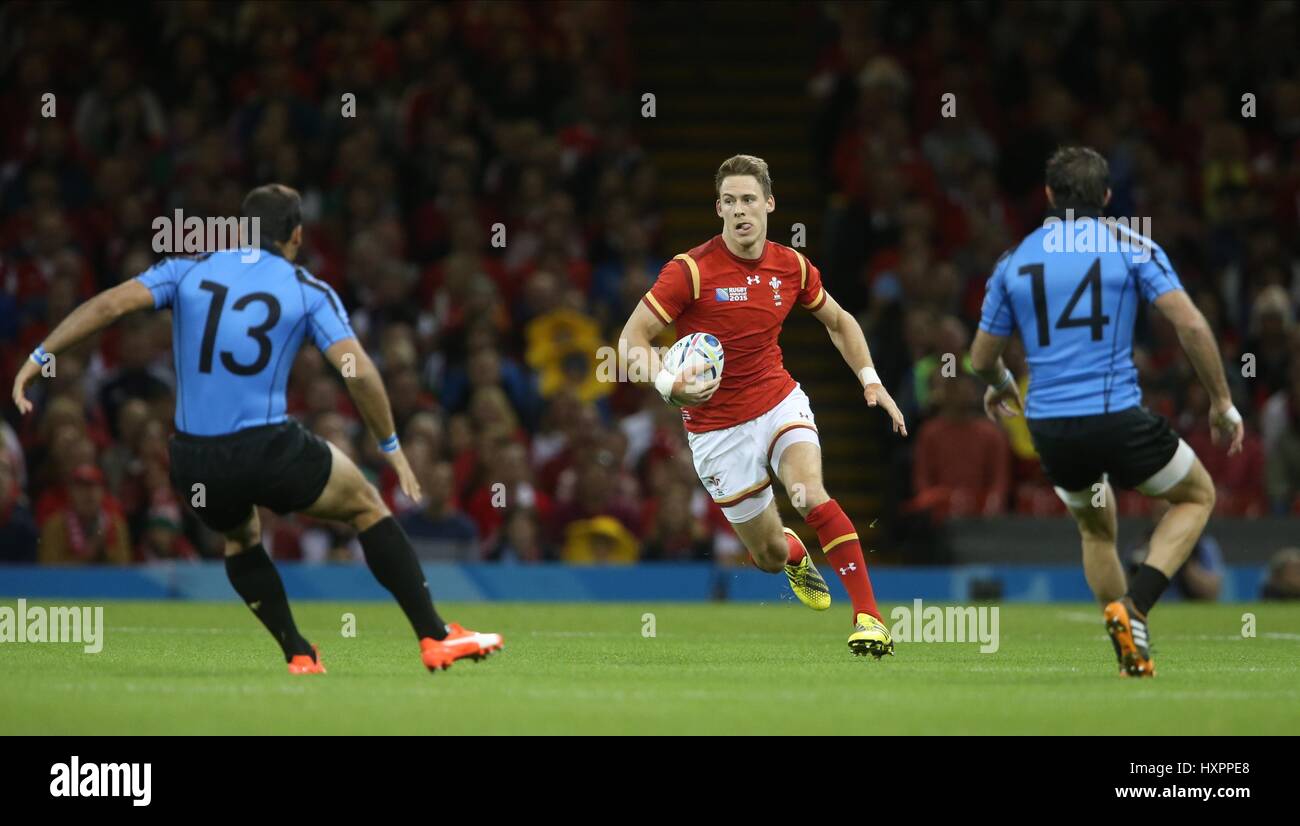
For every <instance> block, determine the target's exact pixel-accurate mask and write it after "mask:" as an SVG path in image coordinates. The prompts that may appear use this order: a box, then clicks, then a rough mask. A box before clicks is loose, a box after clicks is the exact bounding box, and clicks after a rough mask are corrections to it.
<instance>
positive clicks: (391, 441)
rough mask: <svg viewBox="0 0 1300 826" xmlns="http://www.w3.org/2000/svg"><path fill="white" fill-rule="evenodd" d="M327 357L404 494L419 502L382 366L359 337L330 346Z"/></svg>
mask: <svg viewBox="0 0 1300 826" xmlns="http://www.w3.org/2000/svg"><path fill="white" fill-rule="evenodd" d="M325 359H326V361H328V362H329V363H330V364H332V365H334V369H335V370H338V371H339V374H340V375H342V376H343V378H344V380H345V383H346V384H347V388H348V395H350V396H351V397H352V401H353V402H355V403H356V405H357V410H358V411H360V413H361V418H362V420H363V421H364V422H365V423H366V427H367V428H368V429H369V430H370V435H371V436H373V437H374V438H375V441H376V442H378V443H379V449H380V450H381V451H383V454H384V457H385V458H386V459H387V460H388V463H389V464H390V465H392V467H393V470H394V471H396V472H397V481H398V483H399V484H400V485H401V486H402V493H405V494H406V495H407V496H408V497H410V499H411V501H412V502H419V501H420V498H421V496H422V494H421V491H420V482H419V480H418V479H416V478H415V472H414V471H412V470H411V463H410V462H408V461H407V460H406V454H405V453H403V452H402V445H401V443H400V442H398V440H397V430H396V425H395V424H394V423H393V409H392V407H390V406H389V404H388V391H387V390H385V389H384V380H383V379H382V378H380V376H379V368H378V367H375V363H374V362H373V361H371V360H370V356H369V354H367V353H366V350H365V348H364V347H362V346H361V342H359V341H357V340H356V339H355V338H345V339H343V340H341V341H336V342H335V343H334V344H332V345H330V346H329V347H328V348H327V349H326V350H325Z"/></svg>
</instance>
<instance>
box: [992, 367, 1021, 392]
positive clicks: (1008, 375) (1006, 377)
mask: <svg viewBox="0 0 1300 826" xmlns="http://www.w3.org/2000/svg"><path fill="white" fill-rule="evenodd" d="M1015 380H1016V374H1015V373H1012V372H1011V370H1010V369H1008V368H1005V367H1004V368H1003V369H1002V380H1001V381H999V382H998V383H997V384H995V385H993V392H995V393H1000V392H1002V390H1003V388H1005V387H1006V386H1007V385H1008V384H1010V383H1011V382H1013V381H1015Z"/></svg>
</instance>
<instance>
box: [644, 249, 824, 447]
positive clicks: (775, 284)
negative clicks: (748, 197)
mask: <svg viewBox="0 0 1300 826" xmlns="http://www.w3.org/2000/svg"><path fill="white" fill-rule="evenodd" d="M641 300H642V301H643V302H645V305H646V306H647V307H649V308H650V310H651V312H653V313H654V314H655V315H656V316H657V317H658V318H659V320H660V321H662V322H664V323H665V324H672V323H673V322H676V324H677V330H676V334H677V337H678V338H681V337H683V336H687V335H690V334H691V333H712V334H713V335H715V336H717V337H718V340H719V341H720V342H722V349H723V353H724V355H725V358H726V365H725V367H724V368H723V371H722V384H721V385H720V386H719V387H718V390H717V392H716V393H714V394H713V397H712V398H711V399H709V401H708V403H707V404H704V405H701V406H700V407H688V408H683V409H682V421H683V422H684V423H685V425H686V429H687V430H689V431H690V432H692V433H704V432H706V431H709V430H720V429H722V428H724V427H731V426H733V425H737V424H740V423H741V422H746V421H749V420H750V419H755V418H757V417H759V416H761V415H763V414H764V413H766V412H767V411H769V410H771V409H772V408H773V407H775V406H776V405H777V403H778V402H780V401H781V400H782V399H784V398H785V397H786V396H787V395H789V393H790V391H791V390H793V389H794V386H795V381H794V379H793V378H791V377H790V374H789V373H788V372H786V369H785V366H784V365H783V364H782V360H781V348H780V346H779V345H778V344H777V336H778V335H779V334H780V332H781V324H782V322H784V321H785V317H786V315H787V314H789V312H790V309H791V308H792V307H794V305H795V304H798V305H799V306H801V307H803V308H804V309H807V310H810V311H816V310H820V309H821V307H822V305H823V304H825V303H826V292H825V290H823V289H822V277H821V273H820V272H819V271H818V269H817V268H816V267H814V266H813V265H812V263H811V262H809V261H808V259H807V258H805V257H804V256H803V254H802V253H799V252H796V251H795V250H793V249H791V248H790V247H787V246H784V245H782V244H778V243H776V242H774V241H767V242H765V244H764V247H763V254H762V256H761V257H759V258H756V259H754V260H749V259H745V258H739V257H737V256H735V255H733V254H732V252H731V250H729V249H727V245H726V244H725V243H724V242H723V240H722V236H721V235H716V236H714V237H713V239H712V240H710V241H708V242H707V243H704V244H701V245H700V246H698V247H696V248H695V249H693V250H691V251H690V252H689V253H685V254H683V255H679V256H677V257H676V258H674V259H673V260H671V261H669V262H668V263H667V264H665V265H664V268H663V269H662V270H660V271H659V279H658V280H657V281H655V284H654V286H653V287H651V288H650V292H648V293H646V294H645V297H644V298H642V299H641Z"/></svg>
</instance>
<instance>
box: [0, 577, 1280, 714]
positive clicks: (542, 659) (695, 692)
mask: <svg viewBox="0 0 1300 826" xmlns="http://www.w3.org/2000/svg"><path fill="white" fill-rule="evenodd" d="M14 602H15V601H14V600H6V601H3V602H0V604H4V605H10V606H12V605H14ZM104 605H105V611H104V622H105V625H106V626H107V630H106V633H105V639H104V649H103V651H102V652H101V653H99V654H95V655H90V654H85V653H82V650H81V646H79V645H73V644H67V643H64V644H57V645H55V644H31V643H27V644H22V643H0V674H2V675H3V679H0V734H6V735H7V734H85V733H97V734H102V733H114V734H181V733H187V734H188V733H202V734H333V733H385V734H476V733H488V734H513V733H548V734H563V733H599V734H621V733H629V734H740V733H744V734H749V733H752V734H762V733H779V734H859V735H860V734H943V733H971V734H976V733H980V734H1012V733H1029V734H1058V733H1060V734H1139V733H1160V734H1297V733H1300V606H1298V605H1278V604H1242V605H1212V606H1192V605H1179V604H1168V605H1161V606H1160V607H1158V608H1157V609H1156V611H1155V612H1153V614H1152V617H1151V628H1152V634H1153V639H1154V643H1155V651H1156V663H1157V667H1158V670H1159V676H1158V677H1157V678H1156V679H1154V680H1131V679H1120V678H1119V677H1118V676H1117V675H1116V666H1115V663H1114V657H1113V655H1112V653H1111V648H1110V645H1109V643H1108V642H1107V640H1106V637H1105V633H1104V631H1103V627H1102V622H1101V617H1100V611H1099V610H1098V609H1097V608H1096V607H1095V606H1091V605H1081V604H1071V605H1065V604H1054V605H1024V604H1014V603H1013V604H1006V605H1003V606H1002V607H1001V616H1000V620H1001V623H1000V625H1001V645H1000V649H999V651H998V652H997V653H994V654H981V653H979V650H978V645H973V644H962V643H908V644H903V643H900V644H899V646H898V653H897V656H895V657H892V658H886V659H884V660H882V661H880V662H876V661H874V660H870V659H865V658H864V659H859V658H854V657H852V656H851V655H850V654H849V652H848V648H847V646H846V645H845V639H846V637H847V634H848V628H847V626H846V624H845V621H846V620H847V617H846V616H845V612H844V611H843V610H837V609H839V608H840V607H839V606H836V607H835V608H832V610H831V611H830V612H828V613H825V614H817V613H814V612H812V611H808V610H807V609H804V608H802V607H799V606H795V605H790V604H768V605H756V604H746V605H739V604H678V603H655V604H631V603H619V604H537V603H480V604H472V605H470V604H466V605H448V606H444V608H443V613H444V615H445V616H447V617H448V618H449V619H455V620H458V621H460V622H463V623H464V624H465V625H467V626H469V627H472V628H478V629H480V630H494V631H500V632H501V633H503V634H504V635H505V637H506V649H505V651H504V652H503V653H501V654H499V655H496V656H494V657H492V658H490V659H488V660H487V661H485V662H481V663H474V662H462V663H459V664H457V665H456V666H454V667H453V668H452V669H451V670H449V671H446V672H440V673H438V674H436V675H430V674H429V673H428V672H426V671H425V670H424V668H423V667H422V666H421V664H420V662H419V658H418V654H417V647H416V644H415V640H414V638H413V636H412V635H411V633H410V631H409V629H408V627H407V625H406V623H405V620H404V619H403V617H402V615H401V614H400V612H399V611H398V609H397V608H396V607H395V606H394V605H392V604H389V603H383V602H376V603H368V602H363V603H346V604H345V603H319V602H316V603H313V602H299V603H297V604H296V605H295V606H294V607H295V612H296V615H297V618H298V623H299V625H300V627H301V628H302V630H303V633H304V634H305V635H306V636H307V637H308V638H309V639H311V640H312V641H313V642H315V643H317V644H318V645H319V646H320V647H321V651H322V655H323V659H324V661H325V665H326V667H327V668H328V669H329V673H328V674H327V675H324V676H320V677H290V676H289V675H288V674H287V673H286V671H285V668H284V664H283V661H282V659H281V657H280V656H279V652H278V649H276V648H275V646H274V644H273V643H272V641H271V639H270V637H269V636H268V635H267V634H266V633H265V632H264V631H263V630H262V628H261V626H260V625H259V624H258V623H257V622H256V621H255V620H254V618H253V617H252V616H251V615H250V614H249V612H248V610H247V609H246V608H245V607H244V606H242V605H239V604H237V603H164V602H109V603H104ZM883 607H884V609H885V612H886V617H888V616H889V608H891V607H892V606H883ZM1247 612H1250V613H1253V614H1254V615H1255V617H1256V629H1255V630H1256V636H1254V637H1253V638H1243V637H1242V625H1243V621H1242V615H1243V614H1244V613H1247ZM345 613H352V614H354V615H355V618H356V636H355V637H346V636H343V633H342V631H343V622H342V617H343V615H344V614H345ZM646 613H652V614H654V615H655V616H654V623H655V632H656V636H654V637H645V636H643V635H642V629H643V620H642V617H643V615H644V614H646ZM890 624H891V626H892V624H893V623H892V622H891V623H890Z"/></svg>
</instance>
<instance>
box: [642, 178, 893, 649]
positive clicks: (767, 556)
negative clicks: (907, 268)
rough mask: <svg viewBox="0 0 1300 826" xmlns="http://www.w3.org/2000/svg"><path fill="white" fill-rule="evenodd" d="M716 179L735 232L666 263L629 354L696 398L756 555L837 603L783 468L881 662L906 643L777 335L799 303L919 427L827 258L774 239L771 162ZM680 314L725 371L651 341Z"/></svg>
mask: <svg viewBox="0 0 1300 826" xmlns="http://www.w3.org/2000/svg"><path fill="white" fill-rule="evenodd" d="M714 190H715V194H716V196H717V200H716V202H715V204H714V208H715V210H716V212H717V215H718V217H719V218H721V219H722V234H721V235H717V236H715V237H713V238H712V239H711V240H709V241H707V242H705V243H704V244H701V245H700V246H698V247H696V248H694V249H692V250H691V251H690V252H687V253H683V254H682V255H678V256H677V257H676V258H674V259H673V260H671V261H669V262H668V263H667V264H666V265H664V268H663V269H662V270H661V271H660V273H659V278H658V280H657V281H656V282H655V284H654V286H653V287H652V288H651V289H650V292H648V293H646V295H645V297H644V298H643V299H642V300H641V301H640V302H639V303H638V304H637V307H636V310H635V311H633V313H632V315H631V317H630V318H629V319H628V321H627V324H626V326H625V327H624V328H623V334H622V337H623V339H624V340H625V342H626V343H625V344H624V347H625V348H626V350H625V352H627V353H628V354H629V357H630V358H633V359H639V360H641V363H642V364H644V365H648V367H649V371H648V373H646V375H647V377H651V378H653V379H654V382H655V387H656V389H657V390H658V391H659V394H660V395H661V396H663V397H664V400H665V401H666V402H668V403H669V404H674V405H677V406H679V407H681V408H682V421H683V423H684V424H685V426H686V431H687V433H686V436H687V442H688V443H689V444H690V448H691V456H692V458H693V460H694V462H695V470H696V473H697V474H698V475H699V477H700V481H701V482H703V483H704V487H705V488H706V489H707V490H708V491H709V494H710V495H711V496H712V497H713V499H714V501H715V502H717V503H718V504H719V505H720V506H721V507H722V511H723V513H724V514H726V516H727V519H728V520H730V522H731V523H732V525H733V527H734V528H735V530H736V533H737V534H738V535H739V536H740V539H741V541H742V542H744V544H745V547H746V548H747V549H748V550H749V553H750V556H751V557H753V560H754V563H755V564H756V565H757V566H758V567H759V568H761V569H762V570H764V571H768V572H770V573H777V572H779V571H782V570H784V571H785V574H786V576H787V577H788V579H789V581H790V587H791V589H792V590H793V591H794V593H795V596H797V597H798V598H799V600H800V601H801V602H803V603H804V604H805V605H807V606H809V607H810V608H814V609H816V610H825V609H827V608H829V607H830V603H831V599H830V592H829V591H828V590H827V587H826V582H825V580H823V579H822V577H821V574H820V573H818V571H817V568H816V567H815V566H814V565H813V564H812V560H811V558H810V557H809V556H808V552H807V549H806V548H805V547H804V545H803V543H802V542H801V541H800V540H799V538H798V536H796V535H795V533H794V532H793V531H791V530H790V529H789V528H786V527H785V526H783V525H782V524H781V517H780V514H779V513H778V511H777V507H776V501H775V499H774V497H773V495H772V481H771V475H770V473H769V468H771V471H772V472H774V473H775V474H776V476H777V477H778V478H779V479H780V480H781V483H782V485H784V486H785V489H786V490H787V491H789V492H790V493H791V501H792V504H794V506H795V508H796V509H797V510H798V511H799V513H800V515H802V516H803V518H804V521H805V522H807V523H808V525H809V526H810V527H811V528H812V529H813V530H814V531H815V532H816V534H817V539H818V541H819V542H821V546H822V551H823V552H824V553H825V554H826V559H827V561H828V562H829V563H830V564H831V566H832V567H833V568H834V569H835V571H836V573H837V574H838V575H839V577H840V581H841V582H842V583H843V584H844V588H845V590H846V591H847V592H848V594H849V597H850V599H851V601H852V604H853V633H852V635H851V636H850V637H849V648H850V650H851V651H852V652H853V653H854V654H855V655H859V656H860V655H866V654H870V655H872V656H874V657H876V658H877V659H879V658H880V657H883V656H884V655H885V654H892V653H893V650H894V641H893V639H892V638H891V637H890V634H889V629H888V628H886V627H885V624H884V622H883V621H882V618H881V616H880V609H879V608H878V607H877V606H876V600H875V596H874V595H873V594H872V590H871V580H870V578H869V577H868V576H867V566H866V563H865V561H864V560H863V557H862V545H861V543H860V542H859V541H858V534H857V532H856V530H855V529H854V527H853V523H852V522H851V521H850V520H849V518H848V516H846V515H845V513H844V511H843V510H842V509H841V508H840V506H839V504H838V503H837V502H836V501H835V500H834V499H832V498H831V497H830V495H829V494H828V493H827V492H826V488H825V486H824V485H823V484H822V462H821V445H820V443H819V442H818V440H817V427H816V424H815V422H814V420H813V414H812V410H811V408H810V406H809V402H808V397H807V395H805V394H804V392H803V390H801V389H800V387H799V384H798V383H797V382H795V380H794V379H793V378H791V377H790V374H789V373H788V372H787V371H786V369H785V367H784V366H783V365H782V361H781V348H780V346H779V345H778V344H777V336H778V335H779V334H780V332H781V324H782V323H783V322H784V321H785V317H786V315H787V314H789V312H790V311H791V310H792V309H793V308H794V307H795V305H798V306H800V307H802V308H803V309H805V310H808V311H809V312H811V313H812V314H813V316H814V317H816V318H817V320H818V321H820V322H821V323H822V324H824V325H826V331H827V332H828V333H829V334H830V338H831V342H832V343H833V344H834V345H835V347H836V349H838V350H839V351H840V354H841V355H842V356H843V357H844V360H845V361H846V362H847V363H848V365H849V367H850V368H851V369H852V370H853V373H854V374H855V375H857V377H858V380H859V381H860V382H861V384H862V386H863V396H864V398H865V399H866V402H867V405H868V406H869V407H880V408H883V409H884V410H885V412H886V413H888V414H889V417H890V419H891V420H892V423H893V429H894V432H896V433H898V434H900V435H902V436H906V435H907V427H906V424H905V423H904V421H903V416H902V414H901V413H899V411H898V406H897V405H896V404H894V400H893V399H892V398H891V397H890V395H889V393H888V392H887V391H886V390H885V388H884V386H883V385H882V384H881V383H880V377H879V376H878V375H876V371H875V370H874V369H873V367H872V363H871V353H870V351H869V350H868V348H867V341H866V338H865V337H864V336H863V334H862V328H861V327H860V326H859V325H858V322H857V321H856V320H855V319H854V318H853V316H852V315H850V314H849V313H848V312H846V311H845V310H844V309H843V308H841V307H840V305H839V304H837V303H836V302H835V299H833V298H831V296H830V294H829V293H828V292H826V289H825V287H824V286H823V285H822V279H821V273H820V272H819V271H818V269H817V268H816V267H815V266H813V264H812V263H811V262H810V261H809V260H808V259H807V258H806V257H804V255H803V254H802V253H800V252H798V251H797V250H794V249H792V248H790V247H787V246H784V245H782V244H778V243H776V242H774V241H769V240H767V216H768V214H769V213H771V212H772V211H773V210H774V209H775V208H776V201H775V199H774V198H773V197H772V177H771V174H770V173H769V171H768V167H767V163H766V162H765V161H763V160H762V159H761V158H756V157H754V156H752V155H736V156H735V157H732V158H729V159H728V160H727V161H725V162H724V163H723V164H722V166H720V167H719V168H718V172H717V175H716V176H715V178H714ZM669 324H676V335H677V336H678V337H682V336H686V335H689V334H691V333H710V334H712V335H714V336H716V337H717V338H718V340H719V341H720V342H721V343H722V347H723V351H724V353H725V358H726V366H725V369H724V370H723V375H722V377H721V380H719V379H711V380H708V381H703V380H697V379H696V376H695V371H694V370H693V369H692V368H691V367H690V366H688V367H687V368H686V369H685V370H683V371H682V372H681V373H679V374H676V375H674V374H671V373H669V372H668V371H666V370H663V369H662V367H661V365H660V361H659V358H658V354H657V353H656V352H655V351H654V349H653V348H652V347H651V345H650V342H651V341H652V340H653V339H654V338H655V337H656V336H657V335H659V333H660V332H661V331H662V330H663V329H664V328H665V327H666V326H668V325H669Z"/></svg>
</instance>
